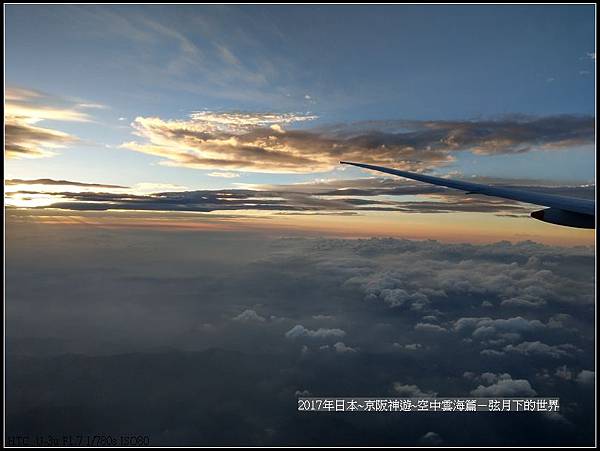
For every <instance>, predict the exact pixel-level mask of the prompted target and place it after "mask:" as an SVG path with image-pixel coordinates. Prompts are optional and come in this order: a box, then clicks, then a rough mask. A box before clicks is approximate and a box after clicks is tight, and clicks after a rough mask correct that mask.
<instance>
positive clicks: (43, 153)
mask: <svg viewBox="0 0 600 451" xmlns="http://www.w3.org/2000/svg"><path fill="white" fill-rule="evenodd" d="M5 98H6V102H5V105H4V106H5V110H4V120H5V128H4V133H5V143H4V154H5V156H6V157H7V158H43V157H50V156H53V155H55V149H59V148H63V147H66V146H68V145H70V144H73V143H75V142H77V141H78V138H77V137H76V136H73V135H70V134H68V133H65V132H62V131H59V130H55V129H52V128H48V127H41V126H39V125H36V124H37V123H39V122H41V121H46V120H52V121H61V122H62V121H66V122H88V121H90V120H91V119H90V117H89V115H88V114H86V113H84V112H82V111H78V110H77V105H69V104H68V103H66V102H64V101H61V100H59V99H55V98H52V97H50V96H48V95H46V94H44V93H42V92H39V91H35V90H31V89H25V88H12V87H9V88H7V89H6V92H5Z"/></svg>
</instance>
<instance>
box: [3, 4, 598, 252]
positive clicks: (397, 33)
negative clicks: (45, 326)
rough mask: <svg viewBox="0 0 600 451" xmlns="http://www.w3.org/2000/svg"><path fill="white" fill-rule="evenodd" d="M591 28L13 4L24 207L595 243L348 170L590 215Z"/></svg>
mask: <svg viewBox="0 0 600 451" xmlns="http://www.w3.org/2000/svg"><path fill="white" fill-rule="evenodd" d="M593 12H594V10H593V6H592V5H589V6H574V7H573V6H550V7H539V6H513V7H510V8H507V7H502V6H476V7H470V6H469V7H467V6H436V7H432V6H402V7H394V6H376V7H366V6H350V7H346V8H344V9H339V8H335V7H332V6H310V7H307V6H276V7H265V6H231V7H228V6H178V7H165V6H145V7H137V6H64V5H63V6H37V5H28V6H20V5H9V6H7V8H6V34H5V38H6V44H5V50H6V66H5V74H6V75H5V81H6V88H5V95H6V100H5V107H6V113H5V121H6V148H5V162H6V170H5V179H6V180H7V182H6V183H5V191H6V192H7V203H8V204H9V205H12V206H16V207H24V208H28V207H49V206H53V207H56V208H52V209H48V208H46V209H44V212H43V213H42V212H40V211H38V210H35V211H22V210H20V211H14V212H12V213H11V214H12V215H13V216H14V219H15V220H19V221H20V220H31V219H32V218H38V219H36V220H42V219H41V217H42V216H43V220H46V221H58V222H69V221H71V220H73V218H75V222H77V221H83V222H84V223H94V224H108V223H110V224H111V225H114V226H116V225H118V224H127V225H129V226H143V225H149V226H151V225H152V224H154V225H155V226H157V227H158V226H161V227H162V226H166V227H190V228H206V227H209V228H211V229H214V228H216V229H219V228H222V229H223V230H225V229H229V228H236V227H237V228H240V227H241V228H248V227H250V228H254V227H256V228H258V229H263V230H271V231H273V230H275V231H281V232H282V233H288V232H292V233H316V234H319V233H326V234H329V235H331V234H333V235H336V234H337V235H341V236H347V237H352V236H382V235H389V236H397V237H409V238H410V237H412V238H435V239H442V240H451V241H470V240H473V241H494V240H501V239H508V240H511V241H518V240H521V239H534V240H538V241H542V242H551V243H560V242H562V243H567V244H574V243H578V244H591V243H592V242H593V232H592V231H580V230H574V229H569V228H561V227H558V226H553V225H548V224H543V223H540V222H537V221H535V220H533V219H531V218H529V217H528V214H529V212H530V211H532V208H535V207H532V206H524V205H521V204H517V203H514V202H507V201H502V200H498V199H491V198H487V199H486V198H481V197H477V196H467V195H465V194H464V193H460V192H451V191H446V190H440V189H432V188H431V187H429V186H424V185H423V184H420V183H418V182H409V181H407V180H402V179H397V178H396V179H394V178H383V177H381V175H380V174H379V175H377V174H374V173H368V172H367V171H364V170H360V169H357V168H348V167H341V166H340V165H339V164H338V161H339V160H341V159H345V160H352V161H361V162H366V163H372V164H382V165H388V166H394V167H397V168H405V169H409V170H416V171H428V172H429V173H432V174H437V175H447V176H452V177H456V178H462V179H469V180H475V181H484V182H488V183H499V184H513V185H517V186H523V187H536V188H538V189H542V190H548V191H549V192H557V193H558V192H560V193H561V194H566V195H574V196H583V197H593V196H594V183H595V172H594V148H595V131H594V98H595V96H594V79H595V64H596V61H595V44H594V37H595V25H594V20H593V17H594V16H593ZM40 179H42V180H40ZM60 181H62V182H60ZM182 212H187V213H186V214H182ZM69 218H71V219H69Z"/></svg>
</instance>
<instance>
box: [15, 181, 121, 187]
mask: <svg viewBox="0 0 600 451" xmlns="http://www.w3.org/2000/svg"><path fill="white" fill-rule="evenodd" d="M4 184H5V185H47V186H52V185H66V186H81V187H87V188H123V189H125V188H129V187H128V186H122V185H109V184H106V183H84V182H74V181H72V180H55V179H31V180H24V179H9V180H5V181H4Z"/></svg>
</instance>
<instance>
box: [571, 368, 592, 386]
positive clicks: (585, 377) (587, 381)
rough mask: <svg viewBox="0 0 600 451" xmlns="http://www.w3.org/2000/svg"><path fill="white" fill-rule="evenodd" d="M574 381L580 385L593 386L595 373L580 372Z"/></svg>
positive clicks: (588, 371)
mask: <svg viewBox="0 0 600 451" xmlns="http://www.w3.org/2000/svg"><path fill="white" fill-rule="evenodd" d="M575 380H576V381H577V382H578V383H580V384H582V385H593V384H594V382H595V381H596V373H595V372H594V371H590V370H581V372H580V373H579V374H578V375H577V377H576V378H575Z"/></svg>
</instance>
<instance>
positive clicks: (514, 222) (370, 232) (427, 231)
mask: <svg viewBox="0 0 600 451" xmlns="http://www.w3.org/2000/svg"><path fill="white" fill-rule="evenodd" d="M6 214H7V221H6V223H7V227H10V224H11V223H14V224H16V223H19V224H24V223H25V224H27V223H31V224H45V225H55V226H56V225H62V226H78V227H90V228H110V229H118V228H123V229H135V228H139V229H155V230H160V231H165V232H168V231H182V230H189V231H215V232H219V231H220V232H248V233H262V234H268V235H281V234H285V235H290V234H292V235H294V234H297V235H308V236H315V235H317V236H328V237H340V238H369V237H394V238H406V239H417V240H425V239H433V240H438V241H443V242H465V243H474V244H478V243H492V242H497V241H502V240H506V241H511V242H518V241H525V240H531V241H536V242H540V243H544V244H550V245H559V246H577V245H583V246H591V245H594V243H595V233H594V230H583V229H575V228H571V227H561V226H556V225H552V224H545V223H542V222H540V221H536V220H534V219H532V218H529V217H523V218H513V217H499V216H495V215H493V214H489V213H438V214H424V213H410V214H409V213H398V212H368V213H365V214H360V215H321V214H298V215H296V214H276V213H263V212H256V211H236V212H235V213H234V214H222V213H190V212H156V211H152V212H148V211H117V210H115V211H89V212H84V211H65V210H57V209H48V208H46V209H28V208H14V209H8V210H6Z"/></svg>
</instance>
